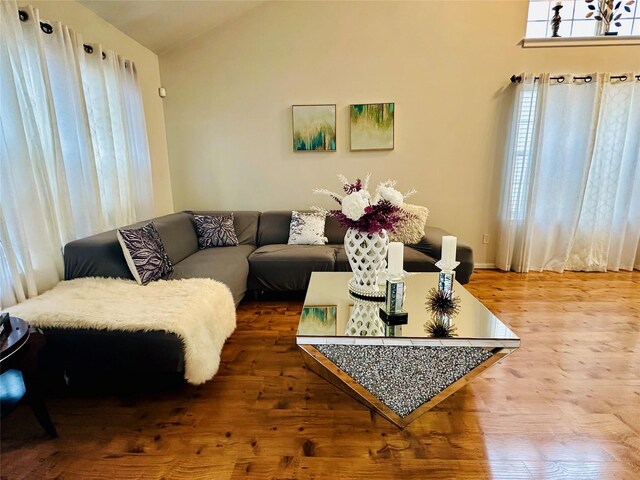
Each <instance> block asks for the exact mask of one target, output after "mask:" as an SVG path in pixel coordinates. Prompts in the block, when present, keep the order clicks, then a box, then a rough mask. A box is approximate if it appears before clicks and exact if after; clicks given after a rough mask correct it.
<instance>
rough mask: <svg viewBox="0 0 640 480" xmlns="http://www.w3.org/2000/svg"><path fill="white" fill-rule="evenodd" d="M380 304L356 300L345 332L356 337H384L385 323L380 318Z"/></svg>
mask: <svg viewBox="0 0 640 480" xmlns="http://www.w3.org/2000/svg"><path fill="white" fill-rule="evenodd" d="M379 309H380V304H378V303H373V302H362V301H358V300H355V301H354V302H353V310H352V311H351V315H350V316H349V321H348V322H347V327H346V329H345V332H344V334H345V335H347V336H350V337H351V336H355V337H383V336H384V323H383V322H382V320H380V316H379V315H378V310H379Z"/></svg>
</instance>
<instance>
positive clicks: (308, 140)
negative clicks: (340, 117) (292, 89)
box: [291, 105, 336, 152]
mask: <svg viewBox="0 0 640 480" xmlns="http://www.w3.org/2000/svg"><path fill="white" fill-rule="evenodd" d="M291 110H292V116H293V150H294V151H304V150H307V151H309V150H315V151H328V152H335V151H336V106H335V105H293V107H292V108H291Z"/></svg>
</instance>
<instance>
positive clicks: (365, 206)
mask: <svg viewBox="0 0 640 480" xmlns="http://www.w3.org/2000/svg"><path fill="white" fill-rule="evenodd" d="M370 177H371V175H369V174H368V175H367V176H366V178H365V179H364V182H363V181H362V180H361V179H359V178H358V179H356V181H355V182H350V181H349V179H348V178H347V177H345V176H344V175H338V178H339V179H340V181H341V182H342V184H343V187H342V188H343V190H344V193H345V195H341V194H339V193H335V192H331V191H329V190H327V189H325V188H316V189H315V190H314V191H313V192H314V193H321V194H324V195H329V196H330V197H331V198H333V199H334V200H335V201H336V202H337V203H338V204H339V205H340V206H341V208H340V209H336V210H326V209H324V208H321V207H312V209H313V210H315V211H318V212H322V213H324V214H326V215H331V216H332V217H335V218H337V219H338V221H339V222H340V224H341V225H342V226H343V227H345V228H352V229H355V230H358V231H360V232H363V233H367V234H373V233H377V232H380V231H382V230H388V231H392V232H393V231H395V228H396V225H397V224H398V223H399V222H401V221H402V220H405V219H406V218H407V217H409V216H411V215H410V214H409V213H407V212H405V211H404V210H403V209H402V205H403V204H404V199H405V198H407V197H409V196H411V195H413V194H414V193H415V192H416V191H415V190H413V189H412V190H410V191H408V192H407V193H405V194H402V193H400V192H399V191H398V190H396V189H395V188H394V187H395V186H396V182H395V180H386V181H384V182H380V184H379V185H378V186H377V187H376V190H375V193H374V195H373V196H372V195H371V194H370V193H369V179H370Z"/></svg>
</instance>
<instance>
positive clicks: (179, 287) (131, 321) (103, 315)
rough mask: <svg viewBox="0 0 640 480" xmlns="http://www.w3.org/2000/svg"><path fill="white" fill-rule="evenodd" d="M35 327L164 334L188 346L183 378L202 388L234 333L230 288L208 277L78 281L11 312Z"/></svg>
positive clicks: (70, 282) (83, 279)
mask: <svg viewBox="0 0 640 480" xmlns="http://www.w3.org/2000/svg"><path fill="white" fill-rule="evenodd" d="M9 311H10V312H11V315H13V316H16V317H20V318H22V319H23V320H25V321H26V322H28V323H29V324H31V325H32V326H35V327H55V328H69V329H72V328H90V329H100V330H122V331H128V332H133V331H140V330H142V331H151V330H165V331H167V332H171V333H174V334H176V335H177V336H178V337H180V338H181V339H182V341H183V344H184V353H185V375H184V376H185V379H186V380H187V381H188V382H189V383H193V384H200V383H204V382H206V381H207V380H210V379H211V378H213V376H214V375H215V374H216V372H217V371H218V367H219V366H220V352H221V351H222V346H223V345H224V342H225V340H226V339H227V338H228V337H229V335H231V333H232V332H233V331H234V330H235V328H236V309H235V305H234V303H233V296H232V295H231V292H230V291H229V288H228V287H227V286H226V285H224V284H223V283H220V282H217V281H215V280H211V279H205V278H190V279H184V280H167V281H164V280H160V281H157V282H151V283H150V284H148V285H145V286H142V285H138V284H137V283H136V282H135V281H133V280H119V279H114V278H78V279H75V280H70V281H65V282H60V283H59V284H58V285H56V286H55V287H54V288H53V289H52V290H49V291H48V292H45V293H43V294H42V295H40V296H38V297H35V298H32V299H30V300H27V301H26V302H23V303H21V304H18V305H16V306H14V307H11V308H10V309H9Z"/></svg>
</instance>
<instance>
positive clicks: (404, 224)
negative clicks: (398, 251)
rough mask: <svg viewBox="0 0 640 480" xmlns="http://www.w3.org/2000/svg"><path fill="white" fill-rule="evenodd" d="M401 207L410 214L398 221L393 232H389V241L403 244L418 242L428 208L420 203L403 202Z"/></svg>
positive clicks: (422, 231)
mask: <svg viewBox="0 0 640 480" xmlns="http://www.w3.org/2000/svg"><path fill="white" fill-rule="evenodd" d="M402 209H403V210H404V211H405V212H407V213H408V214H409V215H410V216H409V217H407V218H405V219H403V220H402V221H400V222H398V224H397V225H396V226H395V227H396V230H395V232H389V241H390V242H401V243H404V244H405V245H408V244H412V243H418V242H419V241H420V239H421V238H422V236H423V235H424V227H425V225H426V224H427V218H429V209H428V208H427V207H422V206H420V205H411V204H409V203H405V204H404V205H403V206H402Z"/></svg>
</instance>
